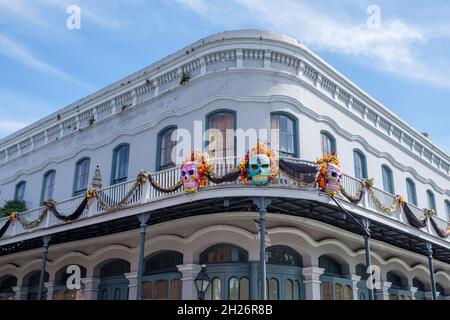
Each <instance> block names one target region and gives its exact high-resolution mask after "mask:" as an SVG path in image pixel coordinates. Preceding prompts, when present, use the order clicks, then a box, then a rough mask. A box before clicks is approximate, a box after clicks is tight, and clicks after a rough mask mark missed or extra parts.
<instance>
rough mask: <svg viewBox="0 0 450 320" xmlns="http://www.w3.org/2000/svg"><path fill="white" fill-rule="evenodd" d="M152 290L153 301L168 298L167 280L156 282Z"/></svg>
mask: <svg viewBox="0 0 450 320" xmlns="http://www.w3.org/2000/svg"><path fill="white" fill-rule="evenodd" d="M154 290H155V291H154V294H155V296H154V299H156V300H163V299H164V300H166V299H168V298H169V282H168V281H167V280H158V281H156V282H155V289H154Z"/></svg>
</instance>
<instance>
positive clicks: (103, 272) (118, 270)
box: [100, 260, 130, 278]
mask: <svg viewBox="0 0 450 320" xmlns="http://www.w3.org/2000/svg"><path fill="white" fill-rule="evenodd" d="M128 272H130V263H129V262H127V261H125V260H113V261H110V262H108V263H107V264H105V265H104V266H103V267H102V268H101V269H100V278H108V277H116V276H123V275H124V274H125V273H128Z"/></svg>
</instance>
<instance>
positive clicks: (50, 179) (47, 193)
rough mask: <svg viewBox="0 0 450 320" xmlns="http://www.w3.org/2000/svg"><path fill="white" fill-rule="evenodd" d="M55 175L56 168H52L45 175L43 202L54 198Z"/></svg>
mask: <svg viewBox="0 0 450 320" xmlns="http://www.w3.org/2000/svg"><path fill="white" fill-rule="evenodd" d="M55 176H56V172H55V171H54V170H51V171H49V172H47V173H46V174H45V175H44V181H43V185H42V196H41V203H43V202H44V201H47V200H52V199H53V190H54V188H55Z"/></svg>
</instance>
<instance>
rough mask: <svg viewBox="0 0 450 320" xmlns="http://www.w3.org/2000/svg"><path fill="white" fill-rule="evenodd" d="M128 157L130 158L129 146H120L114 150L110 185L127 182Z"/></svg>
mask: <svg viewBox="0 0 450 320" xmlns="http://www.w3.org/2000/svg"><path fill="white" fill-rule="evenodd" d="M129 156H130V145H129V144H122V145H119V146H117V147H116V148H115V149H114V151H113V165H112V174H111V184H116V183H120V182H125V181H127V177H128V160H129Z"/></svg>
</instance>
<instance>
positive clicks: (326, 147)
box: [320, 131, 336, 156]
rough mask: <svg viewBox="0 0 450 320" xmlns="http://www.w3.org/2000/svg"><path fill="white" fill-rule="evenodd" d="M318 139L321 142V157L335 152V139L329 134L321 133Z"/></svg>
mask: <svg viewBox="0 0 450 320" xmlns="http://www.w3.org/2000/svg"><path fill="white" fill-rule="evenodd" d="M320 137H321V140H322V155H324V156H326V155H328V154H330V153H333V152H336V139H335V138H334V137H333V136H332V135H331V134H330V133H329V132H327V131H321V132H320Z"/></svg>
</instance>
